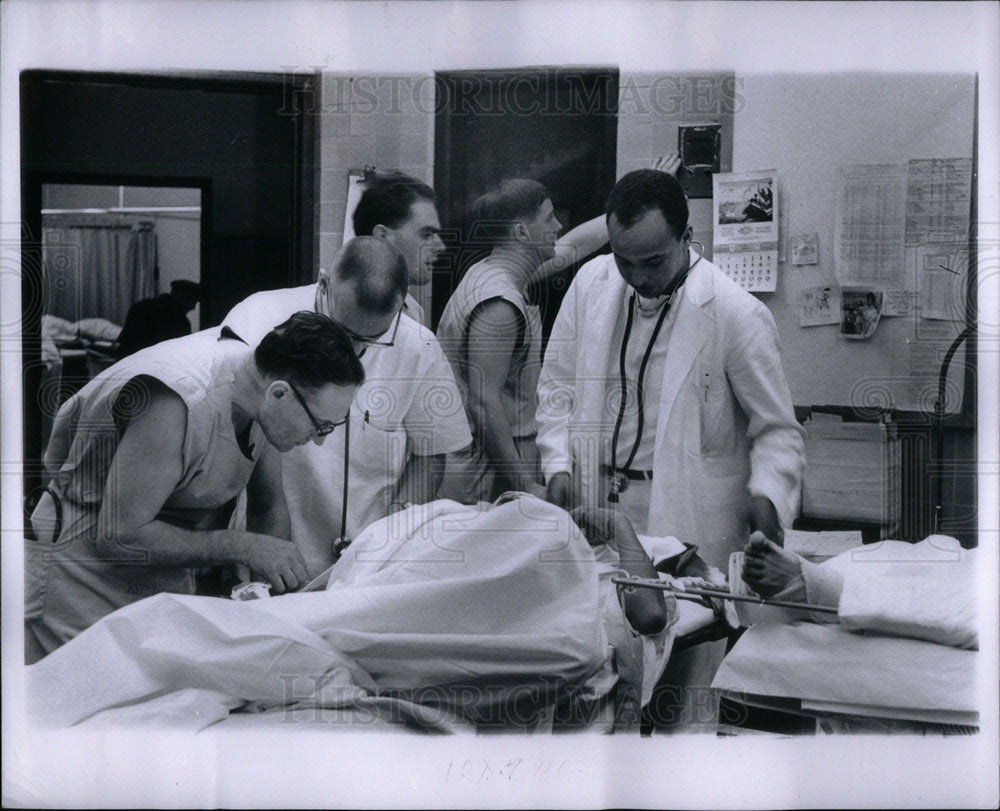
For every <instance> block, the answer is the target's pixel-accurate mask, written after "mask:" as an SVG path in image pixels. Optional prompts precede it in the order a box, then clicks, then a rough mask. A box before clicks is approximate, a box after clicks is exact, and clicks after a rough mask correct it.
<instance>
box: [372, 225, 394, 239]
mask: <svg viewBox="0 0 1000 811" xmlns="http://www.w3.org/2000/svg"><path fill="white" fill-rule="evenodd" d="M372 236H373V237H381V238H382V239H391V238H392V229H391V228H389V226H387V225H382V224H381V223H379V224H378V225H376V226H375V227H374V228H372Z"/></svg>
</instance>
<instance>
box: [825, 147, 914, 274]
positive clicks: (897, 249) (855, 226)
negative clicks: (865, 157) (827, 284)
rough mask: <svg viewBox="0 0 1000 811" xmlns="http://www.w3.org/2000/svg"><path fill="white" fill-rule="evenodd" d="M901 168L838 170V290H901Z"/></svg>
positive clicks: (903, 182) (903, 171)
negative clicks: (843, 287) (856, 287)
mask: <svg viewBox="0 0 1000 811" xmlns="http://www.w3.org/2000/svg"><path fill="white" fill-rule="evenodd" d="M905 203H906V167H905V166H842V167H841V168H840V170H839V172H838V177H837V213H836V223H835V228H834V241H833V251H834V268H835V273H836V275H837V280H838V281H839V282H840V283H841V284H842V285H846V284H854V285H870V286H875V287H883V288H885V287H889V288H899V287H902V286H903V234H904V226H905V216H906V205H905Z"/></svg>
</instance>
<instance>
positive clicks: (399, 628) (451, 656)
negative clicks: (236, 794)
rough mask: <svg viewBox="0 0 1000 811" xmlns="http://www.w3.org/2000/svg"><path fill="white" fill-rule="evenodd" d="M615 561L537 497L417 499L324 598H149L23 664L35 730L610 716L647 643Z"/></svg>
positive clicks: (697, 619)
mask: <svg viewBox="0 0 1000 811" xmlns="http://www.w3.org/2000/svg"><path fill="white" fill-rule="evenodd" d="M614 571H615V570H614V569H608V568H607V567H606V566H604V565H603V564H602V563H600V562H599V561H598V560H597V559H595V555H594V552H593V550H592V549H591V547H590V546H589V544H588V543H587V541H586V540H585V539H584V537H583V536H582V534H581V533H580V532H579V530H578V529H577V528H576V527H575V525H574V524H573V523H572V520H571V519H570V517H569V515H568V513H566V512H565V511H563V510H561V509H559V508H556V507H553V506H552V505H549V504H547V503H545V502H541V501H539V500H537V499H523V500H520V501H518V502H515V503H510V504H504V505H501V506H497V507H494V508H491V509H489V510H486V511H477V510H475V509H474V508H469V507H463V506H461V505H458V504H456V503H454V502H434V503H432V504H429V505H421V506H419V507H413V508H410V509H409V510H405V511H403V512H400V513H396V514H394V515H392V516H388V517H387V518H385V519H382V521H381V522H376V524H373V525H372V527H370V528H369V529H367V530H366V531H365V533H362V535H360V536H359V537H358V538H357V539H356V540H355V541H354V543H353V544H352V545H351V547H349V549H348V551H347V552H346V553H345V555H344V557H342V558H341V560H340V561H339V562H338V564H337V566H336V567H335V573H334V574H335V578H334V579H333V580H332V581H331V587H330V588H329V589H328V590H326V591H321V592H311V593H305V594H288V595H282V596H280V597H276V598H270V599H261V600H253V601H249V602H239V601H233V600H223V599H218V598H212V597H197V596H191V595H175V594H160V595H156V596H154V597H150V598H146V599H144V600H140V601H139V602H137V603H133V604H132V605H129V606H126V607H124V608H122V609H120V610H118V611H116V612H114V613H112V614H110V615H108V616H107V617H105V618H103V619H102V620H100V621H98V622H97V623H96V624H94V625H93V626H91V627H90V628H88V629H87V630H85V631H84V632H83V633H81V634H80V635H79V636H78V637H76V638H75V639H73V640H71V641H70V642H68V643H67V644H66V645H64V646H63V647H61V648H59V649H58V650H56V651H54V652H53V653H51V654H49V656H47V657H45V658H44V659H42V660H41V661H40V662H38V663H37V664H35V665H32V666H31V667H29V668H28V672H27V685H28V707H29V715H30V716H31V717H32V718H33V719H34V720H36V721H37V722H39V723H40V724H42V725H44V726H47V727H66V726H73V725H77V724H85V725H87V726H94V725H122V724H125V725H128V726H147V725H157V726H158V725H163V726H168V727H171V728H178V727H179V728H182V729H188V730H190V731H197V730H204V729H207V728H209V727H211V728H213V729H220V730H221V729H223V728H234V727H238V728H240V729H242V728H246V727H269V726H272V725H278V724H280V725H282V726H281V727H276V728H283V729H286V730H287V729H291V728H299V726H301V727H302V728H309V729H312V728H316V727H324V728H329V727H334V728H337V729H340V728H344V727H350V728H353V729H363V730H365V731H368V730H372V729H380V728H393V729H399V730H404V729H412V730H420V731H425V732H443V731H454V730H459V729H464V730H471V731H483V730H485V729H496V730H502V731H520V730H531V731H534V730H539V731H540V730H542V729H545V728H546V727H547V724H548V722H549V719H553V718H557V717H559V715H558V714H559V712H560V711H563V710H574V708H576V707H577V706H579V707H582V708H583V709H584V710H586V712H581V713H580V714H579V716H578V717H574V718H571V719H570V720H571V722H572V723H571V724H570V725H571V726H572V727H573V728H574V729H580V728H584V729H585V728H599V727H598V726H596V725H595V724H594V723H592V721H596V722H598V723H599V722H601V721H602V720H604V719H606V716H604V715H600V714H588V712H589V709H590V708H591V707H596V708H597V709H599V710H601V711H603V710H604V709H606V708H608V707H614V704H613V701H614V699H615V696H616V690H617V688H618V686H619V684H621V683H623V682H624V681H626V680H627V678H628V677H627V676H623V670H624V666H626V665H630V666H631V665H634V664H635V663H636V647H637V646H638V649H639V658H638V663H639V664H640V666H641V663H642V652H641V651H642V646H643V644H644V643H645V642H646V640H647V639H648V638H645V637H644V638H642V640H639V639H638V638H637V637H636V636H635V635H634V633H632V632H631V630H630V629H629V628H627V627H625V625H624V622H625V619H624V615H623V611H622V609H621V607H620V606H619V604H618V601H617V596H616V593H615V587H614V586H613V585H611V584H610V580H609V579H610V576H611V573H612V572H614ZM691 608H692V609H694V611H693V613H692V612H689V611H684V612H678V613H677V615H676V617H677V621H676V622H674V623H673V625H671V626H670V627H669V628H668V629H667V631H668V633H666V634H663V635H661V637H660V638H659V639H657V640H656V641H655V642H651V645H652V647H653V649H654V650H656V651H658V652H659V654H660V655H661V656H662V657H664V658H665V657H669V653H670V645H671V642H672V640H673V636H671V635H670V634H671V633H676V631H677V630H678V629H680V628H688V627H695V626H697V625H698V624H700V623H701V622H702V621H703V620H704V619H706V618H707V617H706V614H707V615H708V616H713V615H712V612H711V611H709V610H708V609H702V608H701V607H699V606H692V607H691ZM613 646H617V647H613ZM631 673H632V678H634V676H635V669H634V668H633V670H632V671H631ZM639 676H640V678H641V670H640V671H639ZM628 684H630V685H634V684H635V682H634V681H630V682H628ZM577 721H578V723H577ZM293 722H294V723H296V724H297V725H296V726H294V727H292V726H289V725H290V724H291V723H293Z"/></svg>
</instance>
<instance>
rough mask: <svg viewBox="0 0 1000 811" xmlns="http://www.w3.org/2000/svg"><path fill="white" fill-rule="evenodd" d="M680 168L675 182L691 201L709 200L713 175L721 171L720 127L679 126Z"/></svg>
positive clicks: (718, 125) (716, 125)
mask: <svg viewBox="0 0 1000 811" xmlns="http://www.w3.org/2000/svg"><path fill="white" fill-rule="evenodd" d="M677 151H678V152H679V153H680V156H681V168H680V169H679V170H678V172H677V179H678V180H679V181H680V182H681V185H682V186H683V187H684V190H685V191H686V192H687V195H688V197H690V198H699V197H711V196H712V174H713V173H714V172H718V171H720V169H721V161H722V124H682V125H680V126H679V127H678V128H677Z"/></svg>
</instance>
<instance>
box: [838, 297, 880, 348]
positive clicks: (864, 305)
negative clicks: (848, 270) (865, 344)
mask: <svg viewBox="0 0 1000 811" xmlns="http://www.w3.org/2000/svg"><path fill="white" fill-rule="evenodd" d="M882 295H883V294H882V291H880V290H864V289H860V288H844V289H843V290H842V291H841V297H840V334H841V335H843V336H844V337H845V338H850V339H851V340H863V339H865V338H870V337H871V336H872V335H874V334H875V328H876V327H878V322H879V318H880V317H881V315H882Z"/></svg>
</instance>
